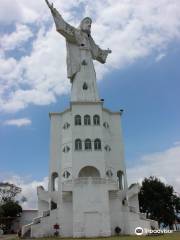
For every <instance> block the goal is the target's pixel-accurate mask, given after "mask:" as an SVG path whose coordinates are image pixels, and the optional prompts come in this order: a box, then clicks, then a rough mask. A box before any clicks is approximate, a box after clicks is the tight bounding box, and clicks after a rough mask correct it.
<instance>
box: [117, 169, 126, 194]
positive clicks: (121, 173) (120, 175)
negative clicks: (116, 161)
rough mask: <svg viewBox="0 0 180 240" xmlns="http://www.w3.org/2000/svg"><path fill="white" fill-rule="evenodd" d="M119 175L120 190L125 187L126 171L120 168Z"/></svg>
mask: <svg viewBox="0 0 180 240" xmlns="http://www.w3.org/2000/svg"><path fill="white" fill-rule="evenodd" d="M117 177H118V186H119V189H120V190H123V189H124V173H123V171H121V170H119V171H117Z"/></svg>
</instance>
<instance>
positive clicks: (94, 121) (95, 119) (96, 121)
mask: <svg viewBox="0 0 180 240" xmlns="http://www.w3.org/2000/svg"><path fill="white" fill-rule="evenodd" d="M93 123H94V125H100V117H99V115H94V117H93Z"/></svg>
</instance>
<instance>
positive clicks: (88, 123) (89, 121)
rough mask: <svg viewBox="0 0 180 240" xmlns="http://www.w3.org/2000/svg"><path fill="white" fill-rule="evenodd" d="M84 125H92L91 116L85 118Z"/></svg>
mask: <svg viewBox="0 0 180 240" xmlns="http://www.w3.org/2000/svg"><path fill="white" fill-rule="evenodd" d="M84 125H91V117H90V116H89V115H85V116H84Z"/></svg>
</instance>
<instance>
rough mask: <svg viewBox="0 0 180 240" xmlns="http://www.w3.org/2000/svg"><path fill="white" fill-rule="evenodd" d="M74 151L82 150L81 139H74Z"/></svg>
mask: <svg viewBox="0 0 180 240" xmlns="http://www.w3.org/2000/svg"><path fill="white" fill-rule="evenodd" d="M75 150H76V151H78V150H82V141H81V139H76V140H75Z"/></svg>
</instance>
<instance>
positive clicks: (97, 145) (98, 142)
mask: <svg viewBox="0 0 180 240" xmlns="http://www.w3.org/2000/svg"><path fill="white" fill-rule="evenodd" d="M94 150H101V140H100V139H99V138H97V139H95V140H94Z"/></svg>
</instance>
